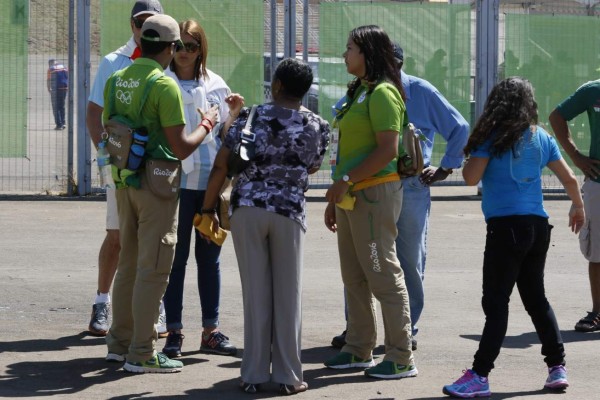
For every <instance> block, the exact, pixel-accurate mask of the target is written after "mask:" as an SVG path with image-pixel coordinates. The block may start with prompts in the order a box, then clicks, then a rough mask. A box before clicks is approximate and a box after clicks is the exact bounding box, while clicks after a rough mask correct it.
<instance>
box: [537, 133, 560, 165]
mask: <svg viewBox="0 0 600 400" xmlns="http://www.w3.org/2000/svg"><path fill="white" fill-rule="evenodd" d="M537 129H538V133H539V135H540V141H541V143H542V149H543V151H544V153H545V154H544V155H545V156H546V163H545V164H544V165H546V164H548V163H549V162H552V161H556V160H560V159H561V158H562V154H561V153H560V149H559V147H558V144H557V143H556V139H554V137H552V135H550V134H549V133H548V132H546V131H545V130H544V128H542V127H540V126H538V127H537Z"/></svg>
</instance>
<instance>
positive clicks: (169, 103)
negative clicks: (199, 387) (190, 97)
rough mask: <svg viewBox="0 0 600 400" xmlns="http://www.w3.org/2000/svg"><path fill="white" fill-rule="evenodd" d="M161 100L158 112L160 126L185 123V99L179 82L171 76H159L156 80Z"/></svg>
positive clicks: (159, 99)
mask: <svg viewBox="0 0 600 400" xmlns="http://www.w3.org/2000/svg"><path fill="white" fill-rule="evenodd" d="M156 90H158V93H157V97H158V101H159V107H158V113H159V115H158V116H159V119H160V126H162V127H169V126H177V125H185V116H184V114H183V100H182V98H181V92H180V91H179V86H177V83H175V81H174V80H173V79H171V78H169V77H166V76H165V77H163V78H159V79H158V81H157V82H156Z"/></svg>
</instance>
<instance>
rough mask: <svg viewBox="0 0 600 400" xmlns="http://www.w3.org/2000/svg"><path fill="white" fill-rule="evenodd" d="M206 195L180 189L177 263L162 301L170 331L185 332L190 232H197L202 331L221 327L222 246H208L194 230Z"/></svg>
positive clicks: (203, 192)
mask: <svg viewBox="0 0 600 400" xmlns="http://www.w3.org/2000/svg"><path fill="white" fill-rule="evenodd" d="M205 193H206V192H205V191H203V190H202V191H199V190H188V189H181V191H180V195H179V225H178V227H177V246H176V248H175V259H174V261H173V268H172V269H171V275H170V277H169V285H168V286H167V290H166V292H165V296H164V298H163V301H164V303H165V312H166V314H167V329H168V330H176V329H183V324H182V323H181V319H182V318H181V314H182V310H183V283H184V280H185V267H186V265H187V260H188V257H189V254H190V242H191V238H192V235H191V233H192V232H191V231H192V230H194V232H195V237H196V246H195V249H194V254H195V256H196V265H197V266H198V292H199V293H200V306H201V308H202V327H204V328H213V327H217V326H218V325H219V297H220V295H221V270H220V268H219V255H220V254H221V246H217V245H216V244H214V243H212V242H210V243H207V242H206V241H205V240H204V239H202V238H201V237H200V234H199V233H198V231H197V230H196V229H194V225H193V220H194V214H195V213H200V210H201V209H202V203H203V202H204V194H205Z"/></svg>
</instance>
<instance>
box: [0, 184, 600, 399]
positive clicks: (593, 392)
mask: <svg viewBox="0 0 600 400" xmlns="http://www.w3.org/2000/svg"><path fill="white" fill-rule="evenodd" d="M474 193H475V189H474V188H465V187H436V188H433V195H434V201H433V204H432V210H431V219H430V227H429V232H430V234H429V241H428V245H429V254H428V257H427V270H426V279H425V288H426V305H425V310H424V312H423V316H422V318H421V321H420V333H419V335H418V343H419V348H418V350H417V351H416V353H415V361H416V364H417V367H418V369H419V376H418V377H416V378H409V379H402V380H391V381H382V380H374V379H369V378H366V377H365V376H364V375H363V374H362V372H361V371H348V370H345V371H334V370H328V369H325V368H324V367H323V361H324V360H325V359H327V358H329V357H331V356H332V355H334V354H335V353H336V351H337V350H336V349H333V348H332V347H330V345H329V344H330V341H331V338H332V337H333V336H334V335H337V334H339V333H340V332H341V331H342V330H343V329H344V312H343V292H342V282H341V277H340V272H339V261H338V254H337V245H336V237H335V234H333V233H331V232H329V231H327V230H326V228H325V226H324V224H323V222H322V215H323V210H324V208H325V203H324V202H323V201H322V196H323V192H322V191H315V192H310V191H309V193H308V195H309V196H310V198H311V201H310V202H309V203H308V226H309V230H308V233H307V238H306V247H305V271H304V295H303V296H304V297H303V301H304V308H303V336H302V349H303V350H302V361H303V365H304V378H305V380H306V381H307V382H308V384H309V390H308V391H307V392H305V393H302V394H299V395H297V398H301V399H345V400H355V399H356V400H358V399H360V400H365V399H385V400H388V399H414V400H416V399H419V400H427V399H439V398H445V396H443V395H442V386H443V385H445V384H448V383H451V382H452V381H454V380H456V379H457V378H458V377H459V376H460V375H461V374H462V370H464V369H467V368H469V367H470V366H471V363H472V359H473V354H474V353H475V351H476V349H477V344H478V340H479V338H480V335H481V330H482V327H483V322H484V316H483V312H482V310H481V305H480V301H481V265H482V259H483V247H484V243H485V224H484V221H483V216H482V214H481V209H480V201H479V199H478V198H477V197H476V196H474ZM101 200H102V199H101V198H96V199H95V200H92V201H89V199H88V200H87V201H85V200H84V201H81V200H69V199H56V198H53V200H48V198H45V199H43V200H36V199H31V198H25V199H23V198H20V199H14V198H13V199H7V198H4V199H3V200H2V201H0V293H1V295H0V397H5V398H46V397H50V396H52V397H53V398H58V399H61V398H73V399H75V398H77V399H137V398H151V399H179V398H197V399H219V400H220V399H223V400H227V399H249V398H270V397H275V396H279V394H278V392H277V386H276V385H272V386H268V387H267V388H266V390H265V391H263V392H261V393H259V394H257V395H248V394H245V393H242V392H241V391H240V390H239V389H238V387H237V383H238V379H239V367H240V361H241V357H242V355H243V317H242V296H241V287H240V280H239V274H238V270H237V263H236V260H235V254H234V251H233V246H232V242H231V240H230V239H227V241H226V242H225V244H224V247H223V251H222V262H221V269H222V289H221V297H222V299H221V308H220V313H221V315H220V320H221V326H220V328H221V330H222V331H223V333H225V334H226V335H227V336H229V338H230V340H231V341H232V343H233V344H235V345H237V346H238V348H239V349H240V351H239V352H238V355H237V356H235V357H226V356H218V355H205V354H202V353H200V352H199V351H198V350H199V346H200V330H201V319H200V306H199V300H198V291H197V286H196V271H195V264H194V262H193V258H190V260H189V261H190V262H189V264H188V274H187V275H188V276H187V280H186V284H185V296H184V307H185V308H184V316H183V318H184V321H183V323H184V325H185V328H184V334H185V336H186V337H185V341H184V343H183V357H181V360H182V361H183V363H184V364H185V367H184V369H183V371H182V372H181V373H177V374H164V375H162V374H146V375H136V374H129V373H126V372H124V371H123V370H122V369H121V368H120V365H118V364H116V365H115V364H110V363H106V362H105V361H104V356H105V354H106V346H105V343H104V339H103V338H96V337H92V336H88V335H87V333H86V329H87V324H88V320H89V316H90V311H91V305H92V302H93V299H94V296H95V290H96V276H97V265H98V264H97V257H98V249H99V247H100V243H101V241H102V239H103V237H104V220H105V204H104V202H103V201H101ZM569 205H570V203H569V202H568V201H564V200H548V201H546V208H547V210H548V212H549V214H550V217H551V218H550V221H551V223H552V224H553V225H554V226H555V229H554V230H553V232H552V234H553V238H552V244H551V247H550V250H549V253H548V261H547V265H546V291H547V296H548V298H549V300H550V303H551V304H552V306H553V307H554V310H555V313H556V316H557V319H558V323H559V326H560V328H561V330H562V334H563V339H564V342H565V346H566V353H567V369H568V373H569V383H570V385H571V386H570V387H569V388H568V389H567V391H566V392H565V393H558V394H556V393H551V392H548V391H546V390H544V389H543V384H544V381H545V379H546V376H547V371H546V366H545V364H544V363H543V357H542V356H541V354H540V349H541V346H540V344H539V341H538V339H537V336H536V334H535V331H534V329H533V325H532V323H531V321H530V320H529V317H528V315H527V313H526V312H525V310H524V308H523V306H522V303H521V300H520V298H519V296H518V293H517V291H516V290H515V292H514V293H513V297H512V302H511V314H510V320H509V328H508V333H507V336H506V339H505V341H504V346H503V348H502V351H501V353H500V356H499V357H498V359H497V362H496V368H495V369H494V370H493V371H492V373H491V375H490V387H491V390H492V393H493V395H492V398H493V399H512V398H524V399H527V398H529V399H534V398H535V399H539V398H542V397H543V398H556V399H597V398H598V388H597V382H598V374H599V372H600V367H599V366H598V364H597V360H598V354H599V353H598V342H597V341H598V339H600V332H597V333H589V334H583V333H578V332H574V331H573V326H574V324H575V322H576V321H577V320H578V319H579V318H581V317H583V316H584V315H585V312H586V311H588V310H590V307H591V299H590V290H589V282H588V275H587V263H586V261H585V259H584V258H583V256H582V255H581V254H580V252H579V246H578V242H577V238H576V236H575V235H574V234H572V233H571V232H570V230H569V229H568V227H567V217H566V216H567V211H568V208H569ZM379 327H380V329H379V338H378V341H379V343H383V326H382V323H381V321H379ZM163 343H164V339H162V340H159V342H158V344H157V347H158V348H159V349H160V348H162V345H163ZM375 354H376V356H377V357H379V358H380V357H382V348H381V347H379V348H377V349H376V351H375Z"/></svg>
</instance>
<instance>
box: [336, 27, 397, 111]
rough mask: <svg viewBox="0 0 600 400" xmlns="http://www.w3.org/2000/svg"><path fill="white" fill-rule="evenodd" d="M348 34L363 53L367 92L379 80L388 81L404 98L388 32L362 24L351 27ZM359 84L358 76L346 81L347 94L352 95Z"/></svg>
mask: <svg viewBox="0 0 600 400" xmlns="http://www.w3.org/2000/svg"><path fill="white" fill-rule="evenodd" d="M349 36H350V39H352V41H353V42H354V43H356V45H357V46H358V48H359V49H360V52H361V53H362V54H364V57H365V67H366V71H367V74H366V76H365V77H364V78H363V79H364V80H365V81H367V82H368V85H369V93H370V92H372V91H373V89H375V86H377V84H379V83H380V82H382V81H388V82H391V83H392V84H393V85H394V86H395V87H396V89H398V91H399V92H400V95H401V96H402V99H403V100H404V99H406V96H405V94H404V89H403V88H402V81H401V80H400V71H399V70H398V65H397V64H396V60H395V58H394V45H393V43H392V41H391V40H390V38H389V36H388V34H387V33H386V32H385V31H384V30H383V29H381V28H380V27H379V26H377V25H363V26H359V27H357V28H354V29H352V31H350V35H349ZM360 84H361V80H360V79H359V78H358V77H357V78H354V79H353V80H352V81H350V83H348V92H347V94H348V96H349V97H350V98H352V97H354V93H355V92H356V89H358V87H359V86H360Z"/></svg>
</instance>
